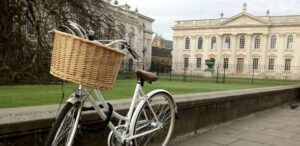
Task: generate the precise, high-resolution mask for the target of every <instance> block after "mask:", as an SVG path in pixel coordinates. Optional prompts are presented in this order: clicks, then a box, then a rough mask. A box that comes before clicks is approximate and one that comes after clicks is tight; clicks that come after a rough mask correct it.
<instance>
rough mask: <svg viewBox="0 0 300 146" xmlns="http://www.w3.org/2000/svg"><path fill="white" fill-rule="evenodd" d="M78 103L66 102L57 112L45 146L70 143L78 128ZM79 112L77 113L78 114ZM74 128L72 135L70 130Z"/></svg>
mask: <svg viewBox="0 0 300 146" xmlns="http://www.w3.org/2000/svg"><path fill="white" fill-rule="evenodd" d="M80 108H81V105H80V103H76V104H72V103H69V102H68V103H67V104H66V105H65V106H64V108H63V109H62V110H61V112H60V113H59V115H58V117H57V119H56V120H55V122H54V124H53V126H52V129H51V131H50V133H49V135H48V139H47V142H46V146H60V145H67V144H68V143H69V144H71V145H72V143H73V141H74V137H75V134H76V131H77V128H78V121H79V119H78V120H76V119H77V118H80V114H81V110H79V109H80ZM78 114H79V115H78ZM74 128H76V129H75V131H74V134H73V135H72V130H73V129H74Z"/></svg>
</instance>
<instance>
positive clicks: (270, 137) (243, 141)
mask: <svg viewBox="0 0 300 146" xmlns="http://www.w3.org/2000/svg"><path fill="white" fill-rule="evenodd" d="M298 104H299V105H300V103H298ZM299 115H300V107H298V108H296V109H290V107H289V105H282V106H279V107H276V108H273V109H269V110H267V111H263V112H259V113H256V114H252V115H250V116H247V117H244V118H241V119H237V120H233V121H229V122H226V123H223V124H221V125H218V126H213V127H209V128H206V130H200V131H203V132H200V133H198V134H197V135H192V136H188V137H183V138H181V140H180V142H176V139H175V140H174V141H171V145H170V146H300V116H299Z"/></svg>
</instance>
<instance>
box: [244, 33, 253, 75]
mask: <svg viewBox="0 0 300 146" xmlns="http://www.w3.org/2000/svg"><path fill="white" fill-rule="evenodd" d="M245 40H246V43H245V49H246V58H245V60H244V64H245V65H246V67H245V68H246V69H245V72H246V73H249V72H250V71H251V68H252V66H251V65H252V55H251V52H252V48H253V47H252V46H253V45H252V44H253V42H252V40H253V34H252V33H251V34H247V36H246V38H245Z"/></svg>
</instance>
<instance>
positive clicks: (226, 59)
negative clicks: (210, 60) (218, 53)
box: [223, 58, 229, 69]
mask: <svg viewBox="0 0 300 146" xmlns="http://www.w3.org/2000/svg"><path fill="white" fill-rule="evenodd" d="M228 62H229V58H224V66H223V67H224V69H227V68H228Z"/></svg>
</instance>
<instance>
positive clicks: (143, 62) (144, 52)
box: [143, 47, 147, 70]
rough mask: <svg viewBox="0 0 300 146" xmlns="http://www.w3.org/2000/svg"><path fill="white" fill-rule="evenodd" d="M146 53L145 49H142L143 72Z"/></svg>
mask: <svg viewBox="0 0 300 146" xmlns="http://www.w3.org/2000/svg"><path fill="white" fill-rule="evenodd" d="M146 51H147V48H146V47H144V48H143V70H144V69H145V53H146Z"/></svg>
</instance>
